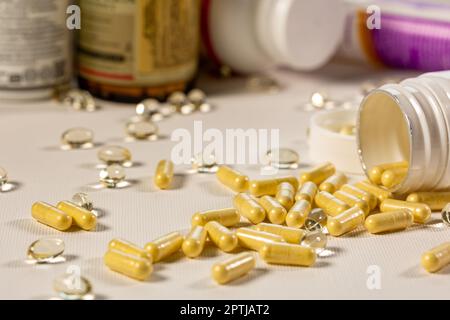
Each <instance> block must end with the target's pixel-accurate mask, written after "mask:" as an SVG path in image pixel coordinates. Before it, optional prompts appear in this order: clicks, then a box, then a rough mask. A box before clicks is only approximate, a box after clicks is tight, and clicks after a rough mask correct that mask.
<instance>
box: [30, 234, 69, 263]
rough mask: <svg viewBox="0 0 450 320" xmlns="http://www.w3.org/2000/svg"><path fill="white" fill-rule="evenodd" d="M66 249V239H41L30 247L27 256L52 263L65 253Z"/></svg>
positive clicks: (41, 261) (38, 261) (34, 259)
mask: <svg viewBox="0 0 450 320" xmlns="http://www.w3.org/2000/svg"><path fill="white" fill-rule="evenodd" d="M64 249H65V245H64V241H63V240H61V239H58V238H45V239H39V240H36V241H34V242H33V243H32V244H30V246H29V247H28V251H27V257H28V259H31V260H33V261H36V262H37V263H51V262H52V261H54V259H55V258H57V257H59V256H61V255H62V254H63V253H64Z"/></svg>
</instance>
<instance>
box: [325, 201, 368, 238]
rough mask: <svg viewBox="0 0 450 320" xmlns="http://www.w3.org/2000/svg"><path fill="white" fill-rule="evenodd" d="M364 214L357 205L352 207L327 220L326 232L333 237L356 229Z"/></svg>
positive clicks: (362, 220) (362, 221)
mask: <svg viewBox="0 0 450 320" xmlns="http://www.w3.org/2000/svg"><path fill="white" fill-rule="evenodd" d="M364 218H365V214H364V211H362V210H361V209H360V208H359V207H353V208H350V209H348V210H347V211H344V212H342V213H341V214H340V215H337V216H335V217H329V218H328V221H327V229H328V232H329V233H330V234H331V235H332V236H335V237H339V236H341V235H343V234H344V233H347V232H350V231H352V230H354V229H356V228H357V227H358V226H360V225H362V224H363V223H364Z"/></svg>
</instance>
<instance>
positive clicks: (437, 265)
mask: <svg viewBox="0 0 450 320" xmlns="http://www.w3.org/2000/svg"><path fill="white" fill-rule="evenodd" d="M421 263H422V266H423V268H424V269H425V270H427V271H428V272H436V271H439V270H441V269H442V268H444V267H445V266H446V265H448V264H450V242H446V243H443V244H441V245H439V246H437V247H435V248H433V249H431V250H430V251H427V252H425V253H424V254H423V255H422V259H421Z"/></svg>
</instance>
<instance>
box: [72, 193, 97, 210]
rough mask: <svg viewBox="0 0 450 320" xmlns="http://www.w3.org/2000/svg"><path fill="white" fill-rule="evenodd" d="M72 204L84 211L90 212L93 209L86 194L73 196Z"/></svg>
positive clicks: (92, 204)
mask: <svg viewBox="0 0 450 320" xmlns="http://www.w3.org/2000/svg"><path fill="white" fill-rule="evenodd" d="M72 202H73V203H75V204H76V205H77V206H79V207H82V208H84V209H86V210H89V211H92V209H94V203H93V202H92V200H91V198H89V196H88V195H87V194H86V193H83V192H78V193H76V194H74V195H73V197H72Z"/></svg>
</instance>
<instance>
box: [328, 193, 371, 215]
mask: <svg viewBox="0 0 450 320" xmlns="http://www.w3.org/2000/svg"><path fill="white" fill-rule="evenodd" d="M333 196H335V197H336V198H337V199H339V200H341V201H342V202H344V203H345V204H347V205H348V206H349V207H354V206H357V207H359V208H360V209H361V210H362V211H364V213H365V215H366V216H367V215H368V214H369V212H370V207H369V204H368V203H367V202H365V201H364V200H362V199H360V198H358V197H356V196H354V195H352V194H350V193H347V192H345V191H342V190H339V191H336V192H335V193H334V194H333Z"/></svg>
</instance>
